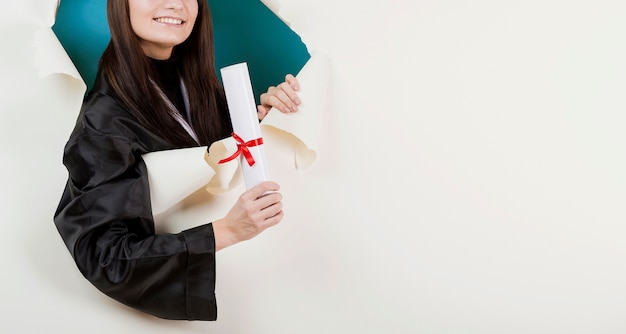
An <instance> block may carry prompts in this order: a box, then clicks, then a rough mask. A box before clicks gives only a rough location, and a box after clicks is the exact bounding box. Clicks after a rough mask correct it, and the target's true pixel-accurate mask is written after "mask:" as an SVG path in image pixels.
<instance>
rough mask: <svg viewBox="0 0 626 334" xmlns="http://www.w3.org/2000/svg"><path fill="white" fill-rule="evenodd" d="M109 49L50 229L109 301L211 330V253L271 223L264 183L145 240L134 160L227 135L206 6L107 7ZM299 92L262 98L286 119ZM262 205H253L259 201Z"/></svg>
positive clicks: (74, 139) (197, 0)
mask: <svg viewBox="0 0 626 334" xmlns="http://www.w3.org/2000/svg"><path fill="white" fill-rule="evenodd" d="M107 13H108V20H109V28H110V32H111V41H110V43H109V45H108V46H107V48H106V50H105V51H104V53H103V55H102V58H101V60H100V64H99V71H98V75H97V79H96V82H95V84H94V87H93V88H92V90H91V91H90V92H89V93H88V94H87V96H86V97H85V100H84V103H83V106H82V108H81V111H80V114H79V116H78V119H77V121H76V126H75V128H74V130H73V131H72V133H71V135H70V138H69V140H68V142H67V144H66V146H65V149H64V155H63V163H64V165H65V166H66V168H67V170H68V172H69V177H68V181H67V186H66V188H65V190H64V192H63V195H62V198H61V200H60V203H59V206H58V209H57V211H56V213H55V217H54V222H55V224H56V227H57V229H58V231H59V233H60V235H61V237H62V238H63V240H64V242H65V244H66V245H67V247H68V249H69V251H70V253H71V255H72V257H73V258H74V260H75V262H76V265H77V267H78V269H79V270H80V272H81V273H82V274H83V275H84V276H85V278H86V279H88V280H89V281H90V282H91V283H92V284H93V285H94V286H95V287H97V288H98V289H99V290H101V291H102V292H103V293H105V294H107V295H108V296H110V297H112V298H114V299H116V300H118V301H120V302H122V303H124V304H126V305H128V306H130V307H133V308H136V309H138V310H141V311H143V312H146V313H149V314H152V315H155V316H157V317H160V318H165V319H187V320H215V319H216V316H217V306H216V305H217V304H216V300H215V275H216V272H215V253H216V251H219V250H220V249H223V248H225V247H229V246H231V245H234V244H236V243H238V242H240V241H244V240H248V239H250V238H253V237H255V236H256V235H258V234H259V233H261V232H262V231H264V230H265V229H267V228H268V227H271V226H273V225H275V224H277V223H279V222H280V221H281V219H282V218H283V212H282V202H281V201H282V195H281V194H280V193H279V192H278V190H279V185H278V184H276V183H275V182H271V181H267V182H263V183H261V184H259V185H257V186H255V187H253V188H251V189H249V190H248V191H246V192H244V193H243V194H242V195H241V196H240V197H239V199H238V200H237V202H236V203H235V204H234V206H233V207H232V208H231V209H230V211H229V212H228V214H227V215H226V216H225V217H223V218H222V219H218V220H216V221H214V222H209V223H207V224H205V225H201V226H197V227H195V228H192V229H189V230H186V231H183V232H181V233H178V234H156V233H155V226H154V219H153V215H152V210H151V205H150V190H149V184H148V175H147V169H146V165H145V163H144V162H143V160H142V158H141V156H142V155H143V154H146V153H149V152H154V151H161V150H171V149H178V148H186V147H193V146H210V145H211V143H213V142H215V141H217V140H220V139H223V138H226V137H228V136H229V135H230V134H231V125H230V119H229V116H228V110H227V105H226V101H225V97H224V92H223V88H222V87H221V84H220V82H219V80H218V78H217V75H216V73H215V69H214V62H213V40H212V27H211V21H210V13H209V8H208V5H207V2H206V1H205V0H109V1H108V2H107ZM297 90H298V82H297V81H296V79H295V78H294V77H293V76H292V75H287V76H286V78H285V82H283V83H282V84H280V85H278V86H276V87H270V88H269V89H268V91H267V93H264V94H262V95H261V97H260V102H261V105H259V106H258V116H259V119H263V117H265V115H266V114H267V113H268V112H269V110H270V109H271V108H273V107H274V108H277V109H278V110H280V111H281V112H296V111H297V109H298V105H299V103H300V101H299V99H298V96H297ZM268 191H269V192H271V194H269V195H267V196H261V195H263V194H265V193H266V192H268Z"/></svg>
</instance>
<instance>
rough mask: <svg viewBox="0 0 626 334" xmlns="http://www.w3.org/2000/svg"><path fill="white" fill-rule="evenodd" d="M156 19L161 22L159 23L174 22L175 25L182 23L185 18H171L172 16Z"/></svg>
mask: <svg viewBox="0 0 626 334" xmlns="http://www.w3.org/2000/svg"><path fill="white" fill-rule="evenodd" d="M154 20H155V21H157V22H159V23H165V24H174V25H181V24H183V22H184V21H183V20H180V19H175V18H171V17H157V18H156V19H154Z"/></svg>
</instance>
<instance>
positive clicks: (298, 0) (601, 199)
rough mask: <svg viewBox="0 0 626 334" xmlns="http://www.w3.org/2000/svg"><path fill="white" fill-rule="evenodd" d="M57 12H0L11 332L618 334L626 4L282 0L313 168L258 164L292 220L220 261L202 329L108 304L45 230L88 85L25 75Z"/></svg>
mask: <svg viewBox="0 0 626 334" xmlns="http://www.w3.org/2000/svg"><path fill="white" fill-rule="evenodd" d="M54 2H55V1H52V0H22V1H19V2H15V1H14V2H9V3H7V4H5V6H4V8H5V9H7V8H8V10H3V11H1V14H0V18H1V19H2V20H0V22H2V23H0V38H1V40H2V41H3V44H4V48H3V52H2V53H0V69H1V73H2V75H1V76H0V88H1V89H2V113H3V121H2V123H1V126H0V130H1V131H0V133H1V134H2V135H1V136H2V137H1V139H2V140H1V142H0V143H1V144H0V148H1V150H0V154H1V155H2V164H0V175H1V178H2V179H1V182H2V185H3V187H2V207H3V213H4V214H3V218H4V231H3V233H2V234H0V245H2V250H3V251H2V252H1V254H2V255H1V256H2V258H0V260H1V262H0V263H2V265H3V269H2V275H1V277H2V278H1V280H2V281H1V283H2V284H1V285H0V294H1V295H2V298H1V299H0V300H1V301H0V308H1V309H0V311H1V312H0V314H2V318H1V319H2V322H0V330H1V331H2V332H7V333H42V332H65V333H111V332H119V333H151V334H154V333H228V334H233V333H254V334H258V333H272V334H274V333H481V334H482V333H624V332H626V321H624V315H625V314H626V284H625V282H626V261H624V259H625V255H626V246H625V245H624V239H625V238H624V237H625V234H626V227H625V226H624V222H625V221H626V219H625V218H626V213H625V211H624V209H623V208H624V203H625V200H626V190H625V189H626V177H625V176H624V171H625V170H626V159H625V158H624V152H626V150H625V148H626V147H625V146H626V145H625V143H626V132H625V131H624V130H623V129H624V127H625V125H626V122H625V121H626V116H624V110H625V109H626V99H625V98H624V95H625V94H624V92H625V91H626V62H624V59H626V44H625V43H626V42H625V41H626V39H625V37H626V33H625V32H626V21H624V19H623V18H624V17H626V3H624V2H623V1H607V0H604V1H602V0H600V1H597V0H596V1H564V0H542V1H532V0H531V1H489V0H475V1H460V0H449V1H440V2H432V1H413V2H407V1H398V0H388V1H384V2H383V1H376V2H375V1H366V0H359V1H356V0H346V1H339V2H337V1H330V0H318V1H304V0H281V1H280V6H277V7H276V8H280V13H279V14H280V16H281V17H282V18H284V19H285V20H286V21H288V22H290V24H291V25H292V27H293V28H294V29H295V30H296V31H297V32H298V33H299V34H300V36H301V37H302V38H303V39H304V40H305V42H306V43H307V44H308V47H309V49H310V50H319V51H322V52H324V53H325V54H327V55H328V56H329V58H330V60H331V62H332V73H331V82H330V85H331V92H332V99H331V101H332V110H333V113H332V114H331V115H329V117H327V120H326V123H325V128H324V136H323V142H322V144H321V146H320V148H319V152H318V156H317V160H316V162H315V164H314V165H313V166H312V167H311V168H309V169H307V170H305V171H298V172H296V171H294V170H293V168H292V166H291V165H290V164H289V163H292V162H293V157H290V156H281V155H280V154H275V155H274V156H272V157H268V159H269V160H270V161H269V164H270V166H269V167H270V169H271V170H272V175H273V176H276V180H277V181H278V182H280V183H281V185H282V192H283V194H284V196H285V205H286V209H285V211H286V218H285V220H284V221H283V223H281V224H280V225H279V226H276V227H275V228H273V229H271V230H268V231H267V232H266V233H264V234H262V235H260V236H259V237H258V238H256V239H254V240H252V241H250V242H247V243H243V244H240V245H237V246H235V247H232V248H229V249H227V250H225V251H223V252H220V253H219V256H218V271H219V272H218V282H217V283H218V291H217V293H218V302H219V305H220V309H219V321H218V322H215V323H201V322H193V323H189V322H172V321H162V320H158V319H154V318H152V317H148V316H144V315H142V314H139V313H137V312H134V311H132V310H130V309H128V308H126V307H124V306H120V305H119V304H118V303H116V302H114V301H111V300H110V299H108V298H107V297H104V296H102V295H101V294H100V293H99V292H98V291H96V290H95V289H94V288H92V287H91V286H90V284H89V283H88V282H87V281H85V280H84V279H83V278H82V277H81V276H80V274H79V273H78V271H77V270H76V268H75V266H74V264H73V262H72V260H71V259H70V257H69V253H68V252H67V250H66V249H65V246H64V245H63V243H62V241H61V239H60V237H59V236H58V234H57V233H56V231H55V229H54V225H53V222H52V215H53V213H54V209H55V208H56V204H57V202H58V199H59V196H60V192H61V190H62V188H63V184H64V182H65V176H66V175H65V171H64V169H63V167H62V165H61V151H62V147H63V145H64V143H65V140H66V139H67V136H68V135H69V131H70V130H71V128H72V126H73V121H74V118H75V111H76V110H77V108H78V106H79V105H80V99H79V98H78V99H77V96H76V94H74V95H72V94H69V93H68V92H69V91H71V89H68V87H70V88H72V89H74V91H75V90H80V89H81V83H80V81H78V80H76V79H72V78H71V77H70V76H65V75H52V76H48V77H46V78H44V79H40V77H39V69H35V68H33V66H32V62H33V58H34V49H33V47H32V44H33V41H34V39H35V34H36V31H37V30H38V29H39V28H41V27H44V28H45V27H49V25H50V24H51V21H50V13H48V10H46V8H53V6H50V3H54ZM68 85H69V86H68ZM268 140H270V141H272V138H269V139H268ZM274 142H277V141H274Z"/></svg>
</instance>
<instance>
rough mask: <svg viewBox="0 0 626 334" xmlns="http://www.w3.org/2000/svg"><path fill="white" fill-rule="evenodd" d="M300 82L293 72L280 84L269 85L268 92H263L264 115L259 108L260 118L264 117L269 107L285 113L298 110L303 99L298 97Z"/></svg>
mask: <svg viewBox="0 0 626 334" xmlns="http://www.w3.org/2000/svg"><path fill="white" fill-rule="evenodd" d="M299 89H300V83H299V82H298V80H297V79H296V78H295V77H294V76H293V75H291V74H287V75H286V76H285V81H284V82H283V83H281V84H280V85H278V86H276V87H274V86H272V87H269V88H268V89H267V92H266V93H263V94H261V106H262V107H264V108H265V109H263V115H262V114H261V110H262V109H259V119H263V118H264V117H265V116H266V115H267V113H268V112H269V109H271V108H276V109H278V110H280V111H281V112H284V113H292V112H296V111H298V106H299V105H300V103H301V101H300V98H299V97H298V92H297V91H298V90H299Z"/></svg>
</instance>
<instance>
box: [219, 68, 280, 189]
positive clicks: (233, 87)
mask: <svg viewBox="0 0 626 334" xmlns="http://www.w3.org/2000/svg"><path fill="white" fill-rule="evenodd" d="M220 72H221V74H222V83H223V85H224V91H225V92H226V100H227V102H228V110H229V112H230V119H231V122H232V124H233V132H234V133H235V134H236V135H238V136H239V137H241V138H242V139H243V141H244V142H249V141H252V140H256V139H259V138H262V136H261V127H260V125H259V118H258V116H257V109H256V102H255V100H254V93H253V91H252V83H251V82H250V74H249V72H248V64H247V63H239V64H235V65H231V66H227V67H224V68H222V69H221V70H220ZM244 149H246V148H244ZM247 150H249V151H250V153H251V155H252V158H253V159H254V163H253V164H251V163H249V162H248V161H247V159H246V157H245V156H244V154H241V157H240V158H239V159H241V160H240V161H241V166H242V167H241V169H242V172H243V179H244V182H245V183H246V188H248V189H249V188H251V187H253V186H255V185H257V184H259V183H261V182H263V181H266V180H269V170H268V168H267V162H266V160H265V153H264V152H263V145H254V146H249V147H247Z"/></svg>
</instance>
